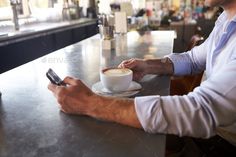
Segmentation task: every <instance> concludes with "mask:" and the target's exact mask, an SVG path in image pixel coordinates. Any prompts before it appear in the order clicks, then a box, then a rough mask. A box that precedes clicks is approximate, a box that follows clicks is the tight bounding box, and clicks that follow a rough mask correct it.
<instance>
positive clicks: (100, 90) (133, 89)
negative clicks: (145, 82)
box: [92, 81, 142, 97]
mask: <svg viewBox="0 0 236 157" xmlns="http://www.w3.org/2000/svg"><path fill="white" fill-rule="evenodd" d="M141 88H142V86H141V85H140V84H139V83H137V82H134V81H132V82H131V84H130V86H129V88H128V89H127V91H124V92H119V93H112V92H110V91H108V90H107V89H106V88H104V87H103V85H102V82H97V83H95V84H93V86H92V91H93V92H94V93H96V94H98V95H103V96H112V97H129V96H132V95H135V94H137V93H138V92H139V91H140V90H141Z"/></svg>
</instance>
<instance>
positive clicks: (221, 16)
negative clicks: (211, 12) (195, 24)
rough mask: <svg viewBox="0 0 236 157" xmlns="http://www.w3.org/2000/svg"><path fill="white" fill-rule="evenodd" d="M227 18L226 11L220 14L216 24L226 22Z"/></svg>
mask: <svg viewBox="0 0 236 157" xmlns="http://www.w3.org/2000/svg"><path fill="white" fill-rule="evenodd" d="M226 20H227V14H226V12H225V11H224V12H223V13H221V14H220V16H219V17H218V19H217V20H216V22H215V25H216V26H219V25H222V24H223V23H225V21H226Z"/></svg>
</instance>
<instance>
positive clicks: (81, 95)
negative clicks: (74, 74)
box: [48, 77, 97, 115]
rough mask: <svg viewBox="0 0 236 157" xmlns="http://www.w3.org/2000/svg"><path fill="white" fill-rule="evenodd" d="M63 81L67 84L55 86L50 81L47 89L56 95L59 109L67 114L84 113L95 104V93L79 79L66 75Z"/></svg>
mask: <svg viewBox="0 0 236 157" xmlns="http://www.w3.org/2000/svg"><path fill="white" fill-rule="evenodd" d="M63 82H64V83H65V84H67V86H57V85H54V84H52V83H50V84H49V85H48V89H49V90H50V91H52V92H53V94H54V96H55V97H56V99H57V101H58V103H59V107H60V109H61V111H63V112H65V113H69V114H82V115H86V114H87V112H88V110H90V109H91V107H92V106H93V105H95V104H96V97H97V95H95V94H94V93H93V92H92V91H91V90H90V89H89V88H88V87H87V86H86V85H85V84H84V83H83V82H82V81H81V80H79V79H74V78H71V77H66V78H65V79H64V80H63Z"/></svg>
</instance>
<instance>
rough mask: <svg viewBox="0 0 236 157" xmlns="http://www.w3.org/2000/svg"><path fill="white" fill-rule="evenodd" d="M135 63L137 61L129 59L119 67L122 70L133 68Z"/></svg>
mask: <svg viewBox="0 0 236 157" xmlns="http://www.w3.org/2000/svg"><path fill="white" fill-rule="evenodd" d="M134 63H135V59H133V58H132V59H129V60H125V61H123V62H122V63H121V64H120V65H119V66H118V67H120V68H133V67H134V66H135V65H133V64H134Z"/></svg>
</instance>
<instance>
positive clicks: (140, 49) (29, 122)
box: [0, 31, 174, 157]
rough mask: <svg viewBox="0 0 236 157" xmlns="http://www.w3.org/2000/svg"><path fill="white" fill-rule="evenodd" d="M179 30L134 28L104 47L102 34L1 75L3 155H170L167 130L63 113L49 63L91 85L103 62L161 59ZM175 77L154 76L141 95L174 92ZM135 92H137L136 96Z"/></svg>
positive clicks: (62, 74)
mask: <svg viewBox="0 0 236 157" xmlns="http://www.w3.org/2000/svg"><path fill="white" fill-rule="evenodd" d="M173 38H174V32H172V31H162V32H161V31H156V32H145V33H138V32H130V33H128V34H127V35H119V36H117V37H116V48H115V50H112V51H110V50H102V49H101V42H100V37H99V35H95V36H93V37H91V38H88V39H86V40H83V41H81V42H78V43H76V44H73V45H70V46H68V47H65V48H63V49H60V50H58V51H55V52H53V53H51V54H49V55H46V56H43V57H41V58H38V59H36V60H34V61H31V62H29V63H27V64H24V65H22V66H20V67H17V68H15V69H12V70H10V71H8V72H5V73H3V74H1V75H0V91H1V92H2V96H1V100H0V156H1V157H79V156H84V157H111V156H112V157H124V156H128V157H144V156H148V157H164V153H165V135H161V134H149V133H146V132H144V131H143V130H142V129H135V128H132V127H128V126H123V125H120V124H117V123H112V122H103V121H100V120H96V119H93V118H90V117H87V116H76V115H67V114H64V113H63V112H60V110H59V108H58V106H57V102H56V99H55V98H54V96H53V95H52V93H50V92H49V91H48V89H47V85H48V82H49V81H48V80H47V78H46V76H45V73H46V71H47V70H48V68H52V69H54V70H55V71H56V72H57V73H58V75H59V76H60V77H62V78H63V77H65V76H67V75H70V76H73V77H77V78H80V79H81V80H83V81H84V83H85V84H87V85H88V86H89V87H92V85H93V84H94V83H96V82H98V81H99V70H100V69H101V68H102V67H103V66H117V65H118V64H119V63H120V62H121V61H123V60H124V59H129V58H133V57H136V58H157V57H162V56H164V55H166V54H169V53H171V52H172V50H173ZM169 82H170V80H169V77H167V76H162V77H161V76H154V75H148V76H146V77H145V78H144V79H142V80H141V82H139V83H140V84H141V85H142V90H141V92H140V93H138V94H137V95H135V96H143V95H154V94H160V95H168V93H169ZM133 97H134V96H133Z"/></svg>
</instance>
